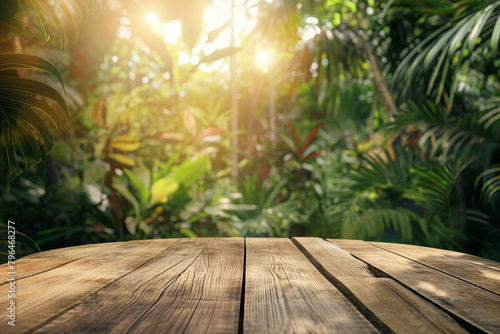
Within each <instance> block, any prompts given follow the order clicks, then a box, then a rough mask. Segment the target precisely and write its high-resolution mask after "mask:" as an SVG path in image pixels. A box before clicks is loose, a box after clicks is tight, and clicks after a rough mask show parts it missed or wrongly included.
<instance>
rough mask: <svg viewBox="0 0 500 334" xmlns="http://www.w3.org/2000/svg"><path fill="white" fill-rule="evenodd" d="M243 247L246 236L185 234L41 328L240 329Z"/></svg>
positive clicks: (50, 330)
mask: <svg viewBox="0 0 500 334" xmlns="http://www.w3.org/2000/svg"><path fill="white" fill-rule="evenodd" d="M243 251H244V249H243V239H230V240H223V239H183V240H179V241H178V242H177V243H176V244H175V245H173V246H172V247H170V248H169V249H168V250H166V251H164V252H163V253H161V254H160V255H158V256H156V257H154V258H153V259H151V260H150V261H149V262H148V263H147V264H145V265H144V266H142V267H140V268H138V269H137V270H135V271H134V272H132V273H130V274H129V275H126V276H124V277H122V278H121V279H118V280H117V281H115V282H114V283H113V284H110V285H108V286H106V287H105V288H103V289H101V290H99V291H97V292H96V293H93V294H91V295H90V296H89V297H87V298H86V299H84V300H83V301H82V302H81V303H80V304H79V305H78V306H76V307H75V308H73V309H71V310H70V311H69V312H67V313H65V314H63V315H62V316H60V317H59V318H58V319H55V320H54V321H52V322H50V323H49V324H47V325H46V326H44V327H42V328H40V329H39V330H38V331H36V333H55V332H58V330H59V329H60V328H64V329H65V331H67V332H73V331H75V330H76V329H79V330H81V329H83V331H84V332H88V333H92V332H94V333H96V332H107V333H125V332H127V333H129V332H130V333H165V332H171V333H183V332H188V333H189V332H196V333H235V332H237V331H238V320H239V319H238V316H239V307H240V297H241V286H242V280H243V256H244V253H243ZM96 317H99V318H102V319H106V321H96Z"/></svg>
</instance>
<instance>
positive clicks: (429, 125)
mask: <svg viewBox="0 0 500 334" xmlns="http://www.w3.org/2000/svg"><path fill="white" fill-rule="evenodd" d="M0 8H1V9H0V125H1V136H0V144H1V145H0V147H1V151H2V152H1V153H2V155H1V158H0V159H1V160H0V177H1V181H0V201H1V204H0V213H1V214H2V221H1V225H0V229H1V231H2V235H1V239H2V240H3V241H0V251H2V252H3V254H4V255H3V258H4V257H5V254H6V253H7V251H8V248H7V246H8V243H7V233H6V229H7V227H6V223H7V220H11V221H14V222H15V223H16V225H15V226H16V228H17V239H16V240H17V244H16V247H17V248H16V251H17V254H18V256H20V255H23V254H29V253H30V252H33V251H36V250H38V249H41V250H48V249H53V248H59V247H67V246H73V245H81V244H87V243H98V242H109V241H122V240H130V239H146V238H168V237H207V236H269V237H292V236H317V237H322V238H351V239H364V240H378V241H389V242H400V243H410V244H416V245H424V246H430V247H437V248H446V249H453V250H457V251H461V252H467V253H471V254H476V255H479V256H483V257H487V258H491V259H495V260H500V222H499V218H500V200H499V189H500V156H499V144H500V103H499V102H500V78H499V73H500V72H499V65H500V59H499V58H498V43H499V40H500V1H493V0H481V1H480V0H471V1H455V0H432V1H431V0H420V1H413V0H412V1H410V0H389V1H379V0H352V1H348V0H325V1H320V0H265V1H264V0H182V1H181V0H169V1H162V2H160V1H153V0H107V1H101V0H20V1H10V0H9V1H3V2H2V4H1V5H0ZM14 53H15V54H14Z"/></svg>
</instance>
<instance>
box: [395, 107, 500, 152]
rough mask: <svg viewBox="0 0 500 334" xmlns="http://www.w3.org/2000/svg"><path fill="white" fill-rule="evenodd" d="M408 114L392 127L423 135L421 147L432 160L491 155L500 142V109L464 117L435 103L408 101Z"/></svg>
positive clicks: (398, 119) (397, 120)
mask: <svg viewBox="0 0 500 334" xmlns="http://www.w3.org/2000/svg"><path fill="white" fill-rule="evenodd" d="M403 109H404V110H406V112H405V113H401V114H399V115H398V117H397V119H396V120H395V121H394V122H393V123H392V124H389V125H388V127H389V128H391V129H393V130H399V129H405V128H411V129H413V130H411V131H409V134H410V135H411V134H414V133H416V132H420V133H421V134H422V137H421V138H420V140H419V144H420V146H423V147H426V148H427V150H428V151H429V153H430V157H437V156H439V157H441V158H442V160H445V159H453V160H457V159H459V158H460V157H462V156H476V157H477V156H478V155H479V154H483V155H490V154H491V153H492V152H493V150H494V149H495V148H496V147H498V144H499V143H500V108H498V107H496V106H495V107H493V109H486V110H483V111H481V112H479V113H467V114H465V115H463V114H462V115H453V114H450V113H449V112H448V111H447V110H446V109H445V108H444V107H442V106H436V105H434V104H433V103H432V102H430V101H427V102H426V103H420V104H417V103H414V102H411V101H410V102H408V103H407V104H406V106H405V107H404V108H403Z"/></svg>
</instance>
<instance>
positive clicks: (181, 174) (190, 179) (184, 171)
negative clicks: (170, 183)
mask: <svg viewBox="0 0 500 334" xmlns="http://www.w3.org/2000/svg"><path fill="white" fill-rule="evenodd" d="M208 166H209V157H208V155H207V154H204V155H202V156H200V157H198V158H197V159H195V160H190V161H185V162H183V163H182V164H180V165H178V166H175V167H174V168H172V170H173V175H172V179H173V180H175V181H176V182H178V183H180V184H183V185H184V186H185V187H188V186H190V185H191V184H193V183H195V182H196V181H198V180H199V179H200V178H201V177H202V176H203V174H205V173H206V172H207V170H208Z"/></svg>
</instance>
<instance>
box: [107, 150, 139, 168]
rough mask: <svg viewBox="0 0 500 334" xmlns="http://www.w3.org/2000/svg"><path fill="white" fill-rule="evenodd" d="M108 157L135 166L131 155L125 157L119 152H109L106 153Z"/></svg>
mask: <svg viewBox="0 0 500 334" xmlns="http://www.w3.org/2000/svg"><path fill="white" fill-rule="evenodd" d="M107 157H108V158H110V159H113V160H115V161H117V162H119V163H121V164H124V165H126V166H130V167H134V166H135V160H134V159H132V158H131V157H127V156H126V155H123V154H119V153H111V154H108V155H107Z"/></svg>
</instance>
